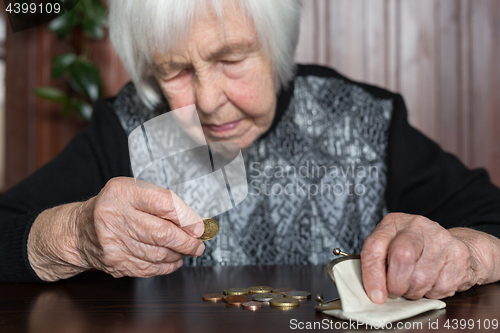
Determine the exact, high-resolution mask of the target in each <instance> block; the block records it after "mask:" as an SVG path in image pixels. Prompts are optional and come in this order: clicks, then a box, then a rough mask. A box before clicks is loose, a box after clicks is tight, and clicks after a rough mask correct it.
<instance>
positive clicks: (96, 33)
mask: <svg viewBox="0 0 500 333" xmlns="http://www.w3.org/2000/svg"><path fill="white" fill-rule="evenodd" d="M82 28H83V31H85V33H86V34H87V36H89V37H90V38H93V39H103V38H104V27H103V26H102V25H99V24H96V22H95V21H94V20H92V19H89V18H85V19H83V21H82Z"/></svg>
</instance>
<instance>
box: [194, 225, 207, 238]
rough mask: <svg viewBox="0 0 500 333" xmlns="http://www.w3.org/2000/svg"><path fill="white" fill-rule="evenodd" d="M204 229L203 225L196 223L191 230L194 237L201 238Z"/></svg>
mask: <svg viewBox="0 0 500 333" xmlns="http://www.w3.org/2000/svg"><path fill="white" fill-rule="evenodd" d="M204 229H205V227H204V225H203V223H196V227H195V228H194V230H193V234H194V237H201V235H203V231H204Z"/></svg>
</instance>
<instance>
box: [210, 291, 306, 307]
mask: <svg viewBox="0 0 500 333" xmlns="http://www.w3.org/2000/svg"><path fill="white" fill-rule="evenodd" d="M310 298H311V293H310V292H308V291H297V290H295V289H293V288H272V287H269V286H252V287H248V288H228V289H224V291H223V293H222V294H220V293H210V294H205V295H203V297H202V299H203V300H204V301H207V302H220V301H224V302H226V303H227V304H228V306H235V307H239V306H241V307H242V308H243V309H245V310H251V311H256V310H259V309H261V308H262V306H263V305H269V306H270V307H273V308H280V309H293V308H297V307H299V306H300V302H301V301H306V300H308V299H310Z"/></svg>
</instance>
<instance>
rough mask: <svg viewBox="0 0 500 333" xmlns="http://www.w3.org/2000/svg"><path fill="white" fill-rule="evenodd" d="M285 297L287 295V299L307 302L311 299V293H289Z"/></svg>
mask: <svg viewBox="0 0 500 333" xmlns="http://www.w3.org/2000/svg"><path fill="white" fill-rule="evenodd" d="M283 295H285V297H291V298H295V299H299V300H306V299H309V298H311V293H310V292H308V291H287V292H286V293H284V294H283Z"/></svg>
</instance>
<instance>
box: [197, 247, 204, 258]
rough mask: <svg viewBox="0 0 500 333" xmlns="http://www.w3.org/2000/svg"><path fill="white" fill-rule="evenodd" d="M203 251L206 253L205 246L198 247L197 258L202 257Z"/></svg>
mask: <svg viewBox="0 0 500 333" xmlns="http://www.w3.org/2000/svg"><path fill="white" fill-rule="evenodd" d="M203 251H205V245H203V244H201V245H200V246H199V247H198V250H196V256H197V257H199V256H201V254H202V253H203Z"/></svg>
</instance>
